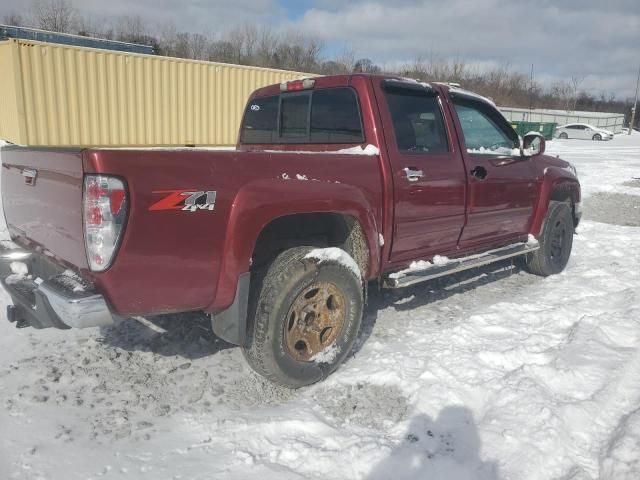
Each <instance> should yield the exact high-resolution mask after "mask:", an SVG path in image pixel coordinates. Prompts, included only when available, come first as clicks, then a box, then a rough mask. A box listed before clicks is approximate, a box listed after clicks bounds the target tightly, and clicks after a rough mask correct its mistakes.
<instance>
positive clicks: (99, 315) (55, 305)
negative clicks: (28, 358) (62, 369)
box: [0, 246, 114, 329]
mask: <svg viewBox="0 0 640 480" xmlns="http://www.w3.org/2000/svg"><path fill="white" fill-rule="evenodd" d="M12 264H13V265H12ZM15 272H18V273H15ZM0 282H1V283H2V286H3V287H4V288H5V290H6V291H7V292H8V293H9V295H10V296H11V299H12V300H13V305H10V306H9V307H8V308H7V317H8V320H9V321H10V322H16V323H17V325H18V326H28V325H30V326H32V327H34V328H50V327H55V328H62V329H66V328H72V327H73V328H86V327H98V326H104V325H112V324H113V323H114V319H113V316H112V315H111V312H110V310H109V306H108V305H107V302H106V301H105V299H104V297H103V296H102V295H100V294H98V293H95V292H93V291H92V290H91V289H90V288H87V286H86V285H85V284H83V282H82V281H81V279H79V278H74V277H73V276H70V275H69V274H67V273H65V272H64V269H63V268H62V267H59V266H58V265H56V264H55V263H53V262H52V261H51V260H49V259H48V258H45V257H44V256H42V255H39V254H37V253H33V252H29V251H27V250H21V249H6V248H4V247H2V246H0Z"/></svg>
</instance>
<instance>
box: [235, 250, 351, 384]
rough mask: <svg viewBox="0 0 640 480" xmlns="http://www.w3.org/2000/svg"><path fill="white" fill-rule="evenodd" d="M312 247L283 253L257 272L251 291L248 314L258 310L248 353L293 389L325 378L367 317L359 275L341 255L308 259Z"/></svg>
mask: <svg viewBox="0 0 640 480" xmlns="http://www.w3.org/2000/svg"><path fill="white" fill-rule="evenodd" d="M311 250H312V247H296V248H291V249H289V250H286V251H285V252H283V253H281V254H280V255H278V257H276V259H275V260H274V261H273V262H272V263H271V264H270V265H269V266H268V268H267V269H266V271H264V272H263V273H262V274H261V275H256V277H257V278H256V283H255V288H252V292H251V296H250V297H251V298H250V310H249V314H250V315H251V313H252V312H255V313H254V315H253V322H252V324H250V325H249V332H248V336H249V341H248V344H247V346H246V347H245V348H244V349H243V352H244V356H245V358H246V360H247V362H248V363H249V365H250V366H251V368H253V369H254V370H255V371H256V372H257V373H259V374H260V375H262V376H264V377H266V378H267V379H269V380H271V381H273V382H275V383H278V384H280V385H283V386H286V387H290V388H298V387H302V386H305V385H310V384H312V383H315V382H318V381H320V380H323V379H324V378H326V377H327V376H328V375H330V374H331V373H332V372H333V371H334V370H335V369H336V368H338V366H339V365H340V364H341V363H342V361H343V360H344V359H345V357H346V356H347V355H348V353H349V351H350V350H351V347H352V346H353V343H354V342H355V340H356V336H357V334H358V330H359V328H360V321H361V318H362V307H363V294H362V292H363V289H362V282H361V280H360V278H359V276H358V275H357V274H356V273H355V272H354V271H353V270H352V269H350V268H349V267H347V266H345V265H343V264H342V263H340V262H338V261H336V260H326V259H323V260H322V261H318V260H317V259H313V258H305V257H306V256H307V254H308V253H309V252H310V251H311ZM345 255H346V252H345ZM252 282H253V279H252Z"/></svg>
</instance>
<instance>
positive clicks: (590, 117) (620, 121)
mask: <svg viewBox="0 0 640 480" xmlns="http://www.w3.org/2000/svg"><path fill="white" fill-rule="evenodd" d="M498 108H499V109H500V111H501V112H502V114H503V115H504V116H505V117H506V118H507V120H509V121H510V122H511V121H525V122H549V123H557V124H558V126H562V125H566V124H568V123H588V124H589V125H593V126H594V127H600V128H604V129H606V130H611V131H612V132H614V133H620V132H622V127H623V126H624V115H623V114H621V113H606V112H565V111H562V110H545V109H534V110H531V112H530V111H529V110H528V109H526V108H514V107H498Z"/></svg>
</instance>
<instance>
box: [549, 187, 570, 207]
mask: <svg viewBox="0 0 640 480" xmlns="http://www.w3.org/2000/svg"><path fill="white" fill-rule="evenodd" d="M572 190H573V189H572V188H571V187H570V186H569V185H559V186H557V187H556V188H554V190H553V192H551V198H550V199H549V200H553V201H556V202H567V203H573V191H572Z"/></svg>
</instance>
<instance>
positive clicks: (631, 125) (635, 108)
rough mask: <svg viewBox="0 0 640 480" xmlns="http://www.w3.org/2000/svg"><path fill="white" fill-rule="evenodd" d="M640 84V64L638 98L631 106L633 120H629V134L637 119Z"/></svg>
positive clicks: (639, 70)
mask: <svg viewBox="0 0 640 480" xmlns="http://www.w3.org/2000/svg"><path fill="white" fill-rule="evenodd" d="M638 85H640V66H639V67H638V80H636V99H635V100H634V101H633V107H632V108H631V121H630V122H629V135H631V131H632V130H633V124H634V122H635V121H636V110H637V109H638Z"/></svg>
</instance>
